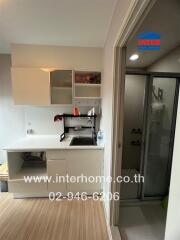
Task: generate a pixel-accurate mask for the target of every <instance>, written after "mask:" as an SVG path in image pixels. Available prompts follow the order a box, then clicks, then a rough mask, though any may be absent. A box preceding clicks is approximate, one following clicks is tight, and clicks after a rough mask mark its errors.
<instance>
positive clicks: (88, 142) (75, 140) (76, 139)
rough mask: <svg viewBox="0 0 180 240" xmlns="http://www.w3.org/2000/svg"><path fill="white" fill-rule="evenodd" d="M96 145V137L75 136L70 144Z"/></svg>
mask: <svg viewBox="0 0 180 240" xmlns="http://www.w3.org/2000/svg"><path fill="white" fill-rule="evenodd" d="M87 145H88V146H96V145H97V143H96V141H95V139H93V138H91V137H73V139H72V140H71V143H70V146H87Z"/></svg>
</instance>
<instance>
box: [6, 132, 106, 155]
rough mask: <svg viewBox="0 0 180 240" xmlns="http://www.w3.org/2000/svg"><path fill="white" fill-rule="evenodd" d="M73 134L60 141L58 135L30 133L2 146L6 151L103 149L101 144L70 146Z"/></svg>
mask: <svg viewBox="0 0 180 240" xmlns="http://www.w3.org/2000/svg"><path fill="white" fill-rule="evenodd" d="M73 137H74V136H69V137H66V138H65V139H64V140H63V141H62V142H60V141H59V139H60V136H59V135H33V136H32V135H31V136H27V137H24V138H21V139H19V140H17V141H15V142H14V143H13V144H11V145H9V146H7V147H4V148H3V150H6V151H19V150H21V151H32V150H58V149H59V150H60V149H103V148H104V147H103V146H102V145H97V146H70V142H71V139H72V138H73Z"/></svg>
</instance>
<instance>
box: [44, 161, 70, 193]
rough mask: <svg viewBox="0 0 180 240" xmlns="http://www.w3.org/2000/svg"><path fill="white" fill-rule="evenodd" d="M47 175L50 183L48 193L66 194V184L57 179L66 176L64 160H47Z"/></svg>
mask: <svg viewBox="0 0 180 240" xmlns="http://www.w3.org/2000/svg"><path fill="white" fill-rule="evenodd" d="M47 173H48V177H50V178H51V181H50V182H48V192H55V193H56V192H61V193H62V194H66V192H67V187H66V182H63V181H61V182H59V178H60V179H62V177H63V176H66V174H67V167H66V160H47Z"/></svg>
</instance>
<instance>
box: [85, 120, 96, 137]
mask: <svg viewBox="0 0 180 240" xmlns="http://www.w3.org/2000/svg"><path fill="white" fill-rule="evenodd" d="M94 121H96V120H94ZM87 123H91V132H92V138H94V139H96V130H95V127H93V121H92V119H88V121H87Z"/></svg>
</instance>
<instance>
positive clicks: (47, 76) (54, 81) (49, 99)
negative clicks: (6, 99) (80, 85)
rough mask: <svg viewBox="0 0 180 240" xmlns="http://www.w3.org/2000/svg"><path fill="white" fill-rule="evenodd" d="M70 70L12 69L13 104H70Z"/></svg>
mask: <svg viewBox="0 0 180 240" xmlns="http://www.w3.org/2000/svg"><path fill="white" fill-rule="evenodd" d="M72 76H73V74H72V70H51V69H46V68H12V90H13V98H14V102H15V104H19V105H51V104H72Z"/></svg>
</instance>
